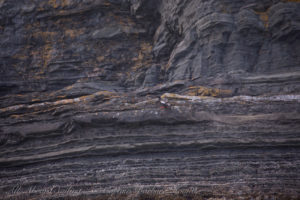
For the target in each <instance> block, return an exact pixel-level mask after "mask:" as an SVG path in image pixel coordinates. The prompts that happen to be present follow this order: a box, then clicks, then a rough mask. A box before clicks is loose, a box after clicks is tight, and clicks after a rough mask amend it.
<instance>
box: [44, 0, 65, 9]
mask: <svg viewBox="0 0 300 200" xmlns="http://www.w3.org/2000/svg"><path fill="white" fill-rule="evenodd" d="M48 4H49V5H50V6H51V7H53V8H55V9H56V8H58V7H65V6H68V5H70V4H71V1H70V0H49V1H48Z"/></svg>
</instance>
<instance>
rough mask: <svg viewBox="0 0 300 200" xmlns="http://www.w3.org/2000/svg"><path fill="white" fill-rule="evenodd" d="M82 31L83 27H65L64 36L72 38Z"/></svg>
mask: <svg viewBox="0 0 300 200" xmlns="http://www.w3.org/2000/svg"><path fill="white" fill-rule="evenodd" d="M83 33H84V30H83V29H77V30H75V29H67V30H65V36H67V37H70V38H72V39H74V38H76V37H77V36H79V35H81V34H83Z"/></svg>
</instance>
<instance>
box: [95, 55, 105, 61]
mask: <svg viewBox="0 0 300 200" xmlns="http://www.w3.org/2000/svg"><path fill="white" fill-rule="evenodd" d="M96 59H97V61H98V62H103V61H104V60H105V57H104V56H98V57H97V58H96Z"/></svg>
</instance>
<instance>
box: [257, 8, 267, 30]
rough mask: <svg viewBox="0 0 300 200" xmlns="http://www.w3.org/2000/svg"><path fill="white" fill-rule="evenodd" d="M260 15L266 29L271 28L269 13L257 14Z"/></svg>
mask: <svg viewBox="0 0 300 200" xmlns="http://www.w3.org/2000/svg"><path fill="white" fill-rule="evenodd" d="M256 14H258V15H259V18H260V20H261V21H262V22H263V23H264V26H265V28H266V29H267V28H268V27H269V14H268V12H256Z"/></svg>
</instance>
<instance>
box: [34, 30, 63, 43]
mask: <svg viewBox="0 0 300 200" xmlns="http://www.w3.org/2000/svg"><path fill="white" fill-rule="evenodd" d="M57 34H58V33H57V32H50V31H37V32H34V33H33V34H32V36H33V37H34V38H38V39H42V40H44V41H45V42H50V41H55V40H56V38H57V37H56V36H57Z"/></svg>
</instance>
